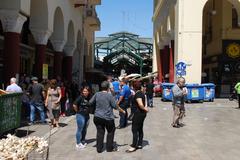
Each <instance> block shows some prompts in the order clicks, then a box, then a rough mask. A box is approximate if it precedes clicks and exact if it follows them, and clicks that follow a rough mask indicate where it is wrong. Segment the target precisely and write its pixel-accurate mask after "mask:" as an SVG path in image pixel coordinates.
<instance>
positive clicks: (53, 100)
mask: <svg viewBox="0 0 240 160" xmlns="http://www.w3.org/2000/svg"><path fill="white" fill-rule="evenodd" d="M61 98H62V93H61V88H60V87H58V86H57V80H55V79H52V80H51V81H50V87H49V88H48V91H47V97H46V100H45V106H46V107H47V108H48V116H49V119H50V120H51V126H52V127H55V126H56V127H59V117H60V107H61V103H60V101H61Z"/></svg>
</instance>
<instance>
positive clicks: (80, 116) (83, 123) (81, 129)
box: [73, 86, 90, 149]
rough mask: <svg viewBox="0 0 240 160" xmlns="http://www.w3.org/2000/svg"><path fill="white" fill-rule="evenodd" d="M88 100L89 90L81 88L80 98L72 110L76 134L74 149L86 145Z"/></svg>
mask: <svg viewBox="0 0 240 160" xmlns="http://www.w3.org/2000/svg"><path fill="white" fill-rule="evenodd" d="M89 100H90V88H89V87H86V86H85V87H84V88H82V91H81V94H80V96H79V97H78V98H77V99H76V101H75V102H74V103H73V108H74V110H75V112H76V121H77V133H76V141H77V144H76V148H77V149H82V148H85V147H86V145H87V143H86V142H85V137H86V134H87V127H88V123H89V105H88V102H89Z"/></svg>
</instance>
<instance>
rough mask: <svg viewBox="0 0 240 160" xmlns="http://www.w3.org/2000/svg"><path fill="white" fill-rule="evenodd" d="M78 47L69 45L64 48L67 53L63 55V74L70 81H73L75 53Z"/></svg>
mask: <svg viewBox="0 0 240 160" xmlns="http://www.w3.org/2000/svg"><path fill="white" fill-rule="evenodd" d="M75 49H76V47H75V46H73V45H72V46H71V45H68V46H66V47H65V48H64V52H65V55H66V56H64V57H63V76H64V77H65V79H66V80H67V81H68V82H72V68H73V59H72V57H73V53H74V51H75Z"/></svg>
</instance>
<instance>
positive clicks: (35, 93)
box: [29, 83, 44, 103]
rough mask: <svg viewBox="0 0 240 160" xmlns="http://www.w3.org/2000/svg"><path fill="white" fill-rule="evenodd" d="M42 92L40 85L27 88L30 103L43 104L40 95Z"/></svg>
mask: <svg viewBox="0 0 240 160" xmlns="http://www.w3.org/2000/svg"><path fill="white" fill-rule="evenodd" d="M43 90H44V87H43V85H42V84H40V83H37V84H33V85H31V86H30V87H29V93H30V96H31V103H43V101H44V100H43V95H42V92H43Z"/></svg>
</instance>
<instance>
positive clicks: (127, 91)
mask: <svg viewBox="0 0 240 160" xmlns="http://www.w3.org/2000/svg"><path fill="white" fill-rule="evenodd" d="M120 96H123V97H124V99H125V100H128V98H129V97H130V96H131V90H130V88H129V86H128V85H123V87H122V91H121V93H120Z"/></svg>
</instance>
